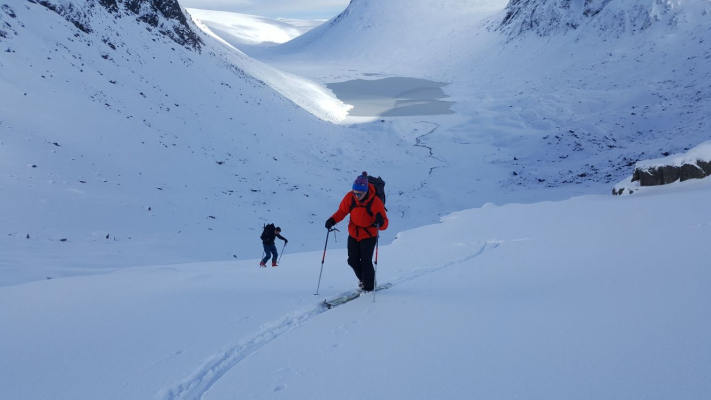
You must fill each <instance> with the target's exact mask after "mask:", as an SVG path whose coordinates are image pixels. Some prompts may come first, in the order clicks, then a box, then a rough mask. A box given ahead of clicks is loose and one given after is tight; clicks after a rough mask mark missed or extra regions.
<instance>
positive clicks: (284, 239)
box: [276, 233, 289, 244]
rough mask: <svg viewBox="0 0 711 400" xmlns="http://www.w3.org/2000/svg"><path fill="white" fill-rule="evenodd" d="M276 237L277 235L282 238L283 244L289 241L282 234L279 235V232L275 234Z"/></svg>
mask: <svg viewBox="0 0 711 400" xmlns="http://www.w3.org/2000/svg"><path fill="white" fill-rule="evenodd" d="M276 237H278V238H279V239H281V240H283V241H284V244H286V243H289V241H288V240H286V238H285V237H284V236H282V235H280V234H278V233H277V234H276Z"/></svg>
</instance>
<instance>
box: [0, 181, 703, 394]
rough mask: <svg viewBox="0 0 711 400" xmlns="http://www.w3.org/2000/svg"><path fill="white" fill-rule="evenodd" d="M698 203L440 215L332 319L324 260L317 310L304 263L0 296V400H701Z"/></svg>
mask: <svg viewBox="0 0 711 400" xmlns="http://www.w3.org/2000/svg"><path fill="white" fill-rule="evenodd" d="M709 196H711V180H709V179H707V180H698V181H687V182H683V183H682V184H680V185H677V186H675V187H674V188H669V187H658V188H655V190H652V191H649V192H647V193H645V194H639V195H637V194H635V195H633V196H627V197H624V198H620V197H613V196H586V197H579V198H574V199H571V200H566V201H561V202H543V203H538V204H529V205H524V204H510V205H505V206H495V205H492V204H487V205H485V206H484V207H482V208H478V209H471V210H466V211H462V212H457V213H454V214H451V215H448V216H445V217H444V218H442V221H441V222H440V223H439V224H435V225H431V226H424V227H421V228H418V229H414V230H409V231H405V232H400V233H399V234H398V238H397V239H396V240H395V242H393V243H392V244H391V245H383V246H381V247H380V249H379V257H378V272H377V273H378V281H379V282H380V283H385V282H389V283H392V284H393V285H394V286H393V287H392V288H390V289H388V290H385V291H382V292H378V293H377V295H376V296H375V297H373V295H372V294H369V295H365V296H361V298H359V299H357V300H354V301H353V302H351V303H347V304H345V305H343V306H340V307H337V308H334V309H332V310H327V309H326V308H325V307H323V306H322V305H320V302H321V301H322V300H323V299H325V298H331V297H334V296H337V295H339V294H341V293H345V292H348V291H349V290H353V289H354V288H355V285H356V280H355V278H354V276H353V273H352V271H351V270H350V268H349V267H348V266H347V265H346V262H345V259H346V253H345V251H344V250H342V249H333V248H331V247H329V248H328V250H327V252H326V257H325V263H324V268H323V278H322V281H321V288H320V294H319V295H318V296H314V292H315V290H316V285H317V281H318V277H319V271H320V266H321V259H322V254H323V253H322V252H321V251H319V252H307V253H298V254H293V253H286V254H285V255H284V256H283V258H282V262H281V266H279V267H277V268H271V267H270V268H258V267H257V262H258V260H257V259H256V258H255V259H253V260H247V261H239V262H230V263H197V264H183V265H168V266H146V267H136V268H125V269H121V270H118V271H115V272H111V273H105V274H102V275H96V276H83V277H72V278H64V279H52V280H46V281H39V282H34V283H29V284H25V285H19V286H13V287H6V288H2V289H1V290H0V304H12V305H13V306H12V307H0V326H2V327H4V328H3V329H0V354H2V360H3V362H2V363H0V383H2V386H0V387H2V393H0V394H1V395H2V398H3V399H12V400H26V399H45V398H49V397H51V398H53V399H57V400H65V399H66V400H70V399H71V400H78V399H79V400H82V399H87V400H89V399H98V398H111V399H112V400H124V399H125V400H133V399H163V400H172V399H232V398H234V397H235V396H236V395H237V396H238V397H240V398H259V399H278V398H289V399H294V400H301V399H303V400H306V399H314V398H319V399H328V398H339V399H362V398H363V391H364V390H365V389H364V387H366V388H367V390H366V391H367V392H368V393H377V394H378V395H377V396H375V397H376V398H387V399H393V400H411V399H432V398H527V399H542V400H543V399H570V398H590V399H599V398H606V399H630V398H645V399H659V400H662V399H669V398H684V399H691V398H694V399H702V398H708V397H709V396H711V381H709V379H708V373H707V372H708V371H709V370H711V335H709V334H708V332H709V330H710V329H711V320H709V318H705V317H704V316H706V315H709V313H711V290H709V288H710V287H711V270H710V269H709V268H708V265H707V263H705V262H703V260H708V259H711V246H708V243H711V208H709V207H708V206H707V203H708V199H709ZM339 227H340V226H339ZM340 228H341V230H342V231H345V227H340ZM322 234H323V239H325V236H326V230H325V229H323V228H322ZM334 239H335V238H334V237H333V236H331V238H330V240H331V243H333V240H334ZM337 239H338V240H339V241H343V240H345V237H344V236H340V237H338V238H337ZM354 377H357V378H354Z"/></svg>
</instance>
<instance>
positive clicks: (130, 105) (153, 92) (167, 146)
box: [0, 1, 437, 285]
mask: <svg viewBox="0 0 711 400" xmlns="http://www.w3.org/2000/svg"><path fill="white" fill-rule="evenodd" d="M47 4H50V5H52V3H47ZM56 4H59V5H65V6H66V5H67V4H70V5H72V4H80V5H81V4H83V5H84V8H82V7H79V6H72V7H69V6H67V8H66V9H60V8H59V6H54V5H52V7H54V8H55V9H56V10H58V12H55V11H54V10H51V9H49V8H47V7H45V6H42V5H40V4H37V3H32V2H23V3H21V4H15V3H12V4H8V3H2V5H0V7H1V9H0V15H1V16H2V21H0V22H1V23H3V24H4V25H3V26H5V28H3V31H4V32H6V33H7V34H6V35H4V36H3V37H0V40H2V42H1V43H0V45H1V46H2V49H3V51H2V52H0V64H1V65H2V68H0V91H1V92H2V93H3V96H1V97H0V131H1V136H0V155H1V156H0V165H2V168H1V169H2V175H1V176H0V191H1V192H2V196H3V205H4V206H3V207H2V209H1V210H0V221H2V226H3V232H2V235H0V268H1V269H2V274H1V278H0V285H8V284H15V283H20V282H26V281H28V280H37V279H46V278H56V277H60V276H67V275H75V274H85V273H102V272H105V271H106V269H104V267H117V266H126V265H135V264H143V263H171V262H179V261H182V262H187V261H191V260H225V259H234V258H238V259H244V258H245V257H246V258H251V257H253V254H255V253H257V254H259V253H260V252H261V247H260V243H259V240H258V239H257V238H258V237H259V231H260V229H261V226H262V224H263V223H265V222H277V223H278V224H280V225H283V226H284V227H285V232H284V234H285V235H286V236H287V237H289V236H291V238H292V243H290V244H291V245H292V246H293V249H294V250H297V249H299V248H304V247H306V248H310V249H315V248H318V247H319V246H320V245H318V244H317V243H316V242H317V241H320V240H321V234H320V231H318V230H313V232H309V231H308V229H303V230H301V231H296V230H295V229H296V228H295V227H296V226H300V227H308V226H321V225H322V224H323V221H325V220H326V219H327V218H328V215H330V213H331V212H332V211H325V210H330V209H331V208H334V209H335V205H336V204H337V202H338V201H339V200H340V198H341V196H342V195H343V193H344V192H345V191H346V190H348V188H349V187H350V182H351V181H352V179H354V178H353V177H354V176H356V174H357V173H359V172H360V171H362V170H363V169H368V167H369V166H372V164H371V163H369V162H363V161H362V160H361V156H360V155H357V153H356V152H354V151H353V149H354V147H353V144H352V143H351V141H350V140H348V139H347V138H348V137H349V136H350V134H349V133H348V132H349V131H348V130H347V129H344V128H342V127H338V126H334V125H332V124H329V123H325V122H323V121H320V120H318V119H317V118H315V117H314V116H312V115H311V114H310V113H308V112H306V111H304V109H302V107H303V108H305V109H306V110H309V111H311V112H312V113H313V114H316V115H319V116H321V117H322V118H323V119H328V120H335V119H338V118H340V117H339V113H344V112H345V109H347V107H345V106H344V105H343V104H342V103H340V102H339V101H337V100H336V99H334V98H333V97H332V96H331V95H330V94H329V92H327V91H324V90H323V89H322V88H321V87H320V86H318V85H315V84H313V83H312V82H310V81H307V80H305V79H303V78H299V77H295V76H293V75H289V74H284V73H281V72H280V71H276V70H274V69H273V68H270V67H268V66H266V65H264V64H261V63H258V62H255V61H253V60H250V59H249V58H247V57H245V56H244V55H243V54H241V53H239V52H236V51H234V50H233V49H229V48H227V47H225V46H223V45H222V44H220V43H218V42H215V41H214V40H212V39H211V38H209V37H208V36H205V35H202V34H200V33H199V30H197V29H195V27H194V26H192V25H188V26H192V28H191V29H193V31H194V32H196V33H195V34H196V35H198V36H196V37H199V39H200V40H199V41H194V42H192V44H191V45H186V46H182V45H181V44H180V43H178V42H176V41H175V40H173V38H171V37H170V36H167V35H165V34H163V33H161V32H162V31H164V29H163V28H161V26H164V25H161V24H168V25H169V23H168V22H161V23H160V24H159V23H158V22H156V27H154V26H153V25H151V24H149V23H146V22H144V21H142V20H140V19H137V18H136V15H135V14H133V12H132V11H130V10H128V9H123V8H121V9H119V10H118V11H110V10H109V9H106V8H104V7H103V6H102V5H101V4H99V3H94V2H93V1H91V2H69V3H68V2H58V3H56ZM91 5H93V6H91ZM62 10H64V12H65V14H67V15H69V16H70V17H66V18H69V19H71V20H73V21H79V22H76V24H79V25H80V26H82V27H84V29H86V30H87V31H86V32H85V31H83V30H81V29H79V28H78V27H77V25H76V24H75V23H72V22H70V21H68V20H67V19H65V17H63V15H60V14H59V12H62ZM66 10H69V11H66ZM82 10H83V11H82ZM141 12H143V11H141ZM141 15H143V16H147V17H146V18H144V19H147V20H149V21H153V20H152V19H151V17H150V16H154V17H155V15H157V14H150V13H148V14H146V13H144V14H141ZM181 15H182V14H181ZM155 18H163V17H155ZM186 23H188V24H189V22H186ZM168 25H165V26H168ZM181 26H182V25H181ZM185 43H186V42H185ZM277 91H278V92H279V93H277ZM280 93H281V94H280ZM362 140H363V141H365V142H368V141H369V140H371V139H370V138H367V137H366V138H363V139H362ZM376 140H377V141H378V142H380V143H383V142H388V143H393V146H395V144H396V143H403V142H405V141H407V140H408V139H406V138H404V137H403V136H390V137H387V138H385V137H381V138H377V139H376ZM386 147H391V146H386ZM384 151H386V150H385V147H384V148H383V152H384ZM387 151H388V153H391V154H392V151H391V150H387ZM399 154H400V155H401V157H400V162H405V161H406V160H412V161H411V162H410V164H412V165H417V164H418V163H419V161H418V160H417V158H416V156H414V155H408V154H407V153H406V150H405V149H403V150H402V151H401V152H400V153H399ZM426 168H427V167H426V166H423V167H422V168H420V169H419V170H420V171H421V173H422V175H426V171H427V169H426ZM416 170H418V168H417V167H415V168H413V169H412V170H411V171H410V172H412V171H416ZM417 175H418V174H411V173H410V174H409V176H410V178H409V179H411V181H410V185H413V186H415V185H417V184H419V181H420V179H421V176H422V175H420V176H417ZM402 182H403V184H405V185H407V179H403V180H402ZM434 215H435V217H436V215H437V214H434ZM430 218H432V217H431V216H430ZM312 224H316V225H312ZM290 230H291V231H290ZM297 232H298V234H297ZM317 232H318V233H317ZM316 238H318V239H316ZM248 251H251V253H250V255H249V256H247V255H246V252H248Z"/></svg>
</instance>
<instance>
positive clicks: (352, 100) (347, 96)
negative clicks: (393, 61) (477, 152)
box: [326, 77, 454, 117]
mask: <svg viewBox="0 0 711 400" xmlns="http://www.w3.org/2000/svg"><path fill="white" fill-rule="evenodd" d="M447 85H448V84H447V83H442V82H434V81H430V80H426V79H419V78H402V77H390V78H383V79H367V80H366V79H355V80H350V81H346V82H337V83H328V84H326V86H327V87H328V88H329V89H331V90H332V91H333V93H334V94H335V95H336V97H338V99H339V100H341V101H342V102H344V103H346V104H351V105H353V109H352V110H351V111H350V112H349V113H348V115H349V116H352V117H401V116H413V115H439V114H454V112H453V111H452V110H451V109H450V108H451V106H452V105H453V104H454V102H452V101H443V100H441V99H444V98H447V97H449V96H447V95H446V94H445V93H444V90H443V89H442V88H443V87H445V86H447Z"/></svg>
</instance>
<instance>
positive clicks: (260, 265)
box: [259, 261, 267, 268]
mask: <svg viewBox="0 0 711 400" xmlns="http://www.w3.org/2000/svg"><path fill="white" fill-rule="evenodd" d="M266 266H267V264H265V263H263V262H261V261H260V262H259V268H265V267H266Z"/></svg>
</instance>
